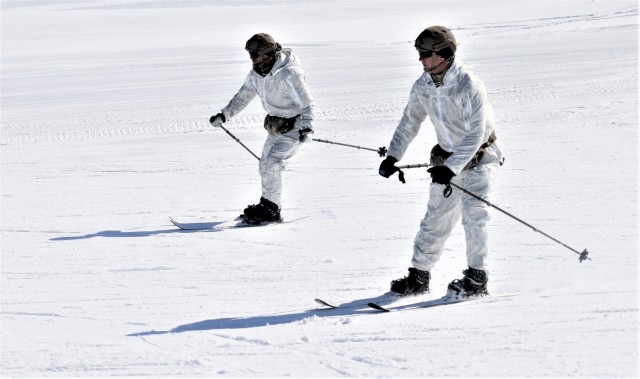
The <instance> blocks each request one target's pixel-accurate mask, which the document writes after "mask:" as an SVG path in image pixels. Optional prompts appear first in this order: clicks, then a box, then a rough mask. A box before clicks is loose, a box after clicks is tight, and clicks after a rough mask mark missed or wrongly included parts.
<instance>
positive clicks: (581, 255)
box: [450, 182, 591, 262]
mask: <svg viewBox="0 0 640 379" xmlns="http://www.w3.org/2000/svg"><path fill="white" fill-rule="evenodd" d="M450 184H451V185H452V186H454V187H456V188H457V189H459V190H460V191H462V192H464V193H466V194H467V195H469V196H471V197H473V198H475V199H478V200H480V201H482V202H483V203H485V204H487V205H488V206H490V207H494V208H495V209H497V210H499V211H500V212H502V213H504V214H506V215H507V216H509V217H511V218H512V219H514V220H516V221H518V222H520V223H522V224H523V225H526V226H528V227H530V228H531V229H533V231H534V232H538V233H540V234H542V235H543V236H545V237H547V238H549V239H550V240H552V241H554V242H556V243H559V244H560V245H562V246H564V247H566V248H567V249H569V250H571V251H573V252H574V253H576V254H578V255H579V257H578V262H582V261H584V260H585V259H588V260H591V258H589V257H588V256H587V255H588V254H589V252H588V251H587V249H584V250H583V251H582V252H579V251H578V250H576V249H574V248H572V247H570V246H568V245H566V244H564V243H563V242H561V241H559V240H557V239H555V238H553V237H551V236H550V235H548V234H547V233H545V232H543V231H542V230H540V229H538V228H536V227H534V226H533V225H531V224H529V223H527V222H524V221H522V220H521V219H519V218H518V217H516V216H514V215H512V214H511V213H509V212H507V211H505V210H504V209H502V208H500V207H498V206H496V205H493V204H491V203H490V202H488V201H487V200H485V199H483V198H481V197H480V196H478V195H476V194H475V193H473V192H470V191H469V190H467V189H466V188H464V187H461V186H459V185H457V184H455V183H454V182H450Z"/></svg>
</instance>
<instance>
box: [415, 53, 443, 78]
mask: <svg viewBox="0 0 640 379" xmlns="http://www.w3.org/2000/svg"><path fill="white" fill-rule="evenodd" d="M418 60H419V61H420V63H422V68H423V69H424V71H426V72H429V73H431V74H440V73H442V72H443V71H444V69H445V68H446V65H443V64H442V62H444V61H445V59H444V58H442V57H441V56H439V55H438V54H433V53H432V52H420V58H418ZM438 66H441V67H438ZM435 67H438V69H437V70H434V71H432V70H433V69H434V68H435Z"/></svg>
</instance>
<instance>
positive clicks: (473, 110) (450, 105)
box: [379, 26, 503, 298]
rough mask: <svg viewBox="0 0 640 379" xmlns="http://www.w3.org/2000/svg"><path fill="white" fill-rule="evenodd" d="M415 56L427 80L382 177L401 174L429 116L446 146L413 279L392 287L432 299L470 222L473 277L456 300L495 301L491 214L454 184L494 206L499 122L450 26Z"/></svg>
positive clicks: (437, 30) (421, 43)
mask: <svg viewBox="0 0 640 379" xmlns="http://www.w3.org/2000/svg"><path fill="white" fill-rule="evenodd" d="M415 48H416V50H418V54H419V56H420V58H419V60H420V62H421V63H422V66H423V68H424V73H423V74H422V75H421V76H420V78H418V80H416V82H415V83H414V85H413V87H412V89H411V93H410V96H409V101H408V104H407V106H406V108H405V110H404V114H403V116H402V119H401V120H400V123H399V125H398V127H397V128H396V130H395V133H394V135H393V138H392V139H391V143H390V145H389V150H388V155H387V157H386V158H385V160H383V161H382V163H381V164H380V169H379V174H380V175H382V176H384V177H386V178H388V177H389V176H391V175H392V174H393V173H394V172H396V171H398V168H397V167H396V166H395V163H396V162H398V161H399V160H400V159H402V157H403V155H404V153H405V152H406V150H407V148H408V146H409V144H410V143H411V141H412V140H413V139H414V137H415V136H416V135H417V134H418V132H419V130H420V127H421V124H422V122H423V121H425V119H426V118H427V116H429V119H430V120H431V123H432V124H433V126H434V128H435V132H436V137H437V142H438V144H437V145H435V146H434V147H433V149H432V150H431V162H430V165H431V166H432V167H431V168H429V169H428V170H427V171H428V172H429V173H430V174H431V179H432V184H431V185H430V189H429V202H428V206H427V213H426V215H425V217H424V219H423V220H422V221H421V223H420V229H419V231H418V233H417V235H416V237H415V241H414V248H413V259H412V262H411V263H412V266H413V267H410V268H409V275H408V276H406V277H404V278H402V279H398V280H394V281H392V282H391V291H393V292H396V293H398V294H401V295H409V294H419V293H422V292H427V291H429V281H430V279H431V269H432V268H433V267H434V265H435V264H436V262H437V261H438V260H439V259H440V256H441V255H442V252H443V250H444V244H445V241H446V240H447V238H448V237H449V235H450V234H451V231H452V229H453V227H454V226H455V224H456V223H457V222H458V220H459V219H460V215H462V225H463V226H464V230H465V239H466V254H467V264H468V266H469V268H468V269H466V270H464V271H463V274H464V276H463V277H462V278H461V279H456V280H453V281H452V282H451V283H450V284H449V285H448V290H447V292H448V295H449V296H454V297H458V298H465V297H471V296H482V295H486V294H488V291H487V281H488V277H487V274H488V270H487V252H488V248H487V229H486V224H487V220H488V219H489V215H488V206H487V205H486V204H485V203H483V202H481V201H479V200H477V199H474V198H473V197H471V196H469V195H466V194H464V193H462V192H461V191H452V188H451V185H450V181H451V180H452V178H454V177H455V179H456V180H455V181H456V183H458V184H459V185H462V186H463V187H466V188H467V189H468V190H470V191H471V192H474V193H475V194H477V195H479V196H480V197H482V198H484V199H487V198H488V197H489V194H490V191H491V187H492V183H493V175H494V173H495V171H496V169H497V167H499V166H500V165H502V162H503V158H502V152H501V150H500V147H499V146H498V144H497V143H496V133H495V127H494V126H495V122H494V116H493V110H492V107H491V104H489V101H488V99H487V92H486V89H485V86H484V84H483V83H482V82H481V81H480V80H479V79H478V78H477V77H476V76H475V75H474V73H473V72H471V71H470V69H469V68H468V67H467V66H465V65H464V64H463V63H462V62H460V61H459V60H458V59H456V55H455V53H456V48H457V42H456V39H455V37H454V35H453V33H452V32H451V31H450V30H449V29H448V28H446V27H443V26H431V27H429V28H427V29H425V30H424V31H423V32H422V33H420V35H418V37H417V39H416V41H415Z"/></svg>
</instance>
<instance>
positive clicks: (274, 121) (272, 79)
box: [209, 33, 314, 224]
mask: <svg viewBox="0 0 640 379" xmlns="http://www.w3.org/2000/svg"><path fill="white" fill-rule="evenodd" d="M245 50H247V51H248V52H249V57H250V58H251V63H252V65H253V69H252V70H251V71H250V72H249V74H248V75H247V77H246V79H245V81H244V84H243V85H242V87H241V88H240V90H239V91H238V93H236V94H235V96H233V98H232V99H231V101H229V104H228V105H227V106H226V107H224V108H223V109H222V110H221V111H220V113H218V114H216V115H214V116H212V117H211V119H210V120H209V121H210V122H211V125H213V126H216V127H217V126H221V125H222V124H223V123H224V122H226V121H227V120H230V119H231V118H232V117H233V116H235V115H236V114H238V113H240V112H241V111H242V110H243V109H244V108H245V107H246V106H247V105H248V104H249V102H250V101H251V100H253V98H254V97H255V96H256V95H258V96H259V97H260V100H261V102H262V107H263V108H264V110H265V111H267V113H268V114H267V116H266V117H265V119H264V128H265V129H266V130H267V132H268V135H267V139H266V141H265V143H264V147H263V149H262V156H261V158H260V164H259V172H260V178H261V181H262V197H261V198H260V201H259V202H258V203H257V204H253V205H249V206H248V207H246V208H245V209H244V212H243V213H242V215H240V218H241V219H242V220H243V221H244V222H245V223H248V224H260V223H263V222H282V217H281V214H280V211H281V209H282V204H281V193H282V171H283V170H284V168H285V165H286V163H287V161H288V160H289V158H291V157H293V156H294V155H295V154H296V153H297V152H298V150H299V148H300V145H301V144H302V143H304V142H308V141H311V138H310V136H309V134H311V133H313V125H312V122H313V108H314V100H313V98H312V96H311V93H310V92H309V88H308V86H307V81H306V78H305V73H304V70H303V69H302V67H300V63H299V60H298V58H297V57H296V56H295V55H294V54H293V52H292V51H291V49H287V48H285V49H283V48H282V46H281V45H280V44H279V43H277V42H276V41H275V40H274V38H273V37H272V36H270V35H269V34H267V33H258V34H255V35H254V36H252V37H251V38H250V39H249V40H248V41H247V43H246V45H245Z"/></svg>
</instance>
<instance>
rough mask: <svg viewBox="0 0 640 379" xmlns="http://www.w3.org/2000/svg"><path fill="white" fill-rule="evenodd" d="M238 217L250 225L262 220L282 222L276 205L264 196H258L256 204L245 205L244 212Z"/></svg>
mask: <svg viewBox="0 0 640 379" xmlns="http://www.w3.org/2000/svg"><path fill="white" fill-rule="evenodd" d="M240 218H241V219H242V221H244V222H245V223H247V224H252V225H257V224H262V223H264V222H282V217H281V216H280V209H279V208H278V206H277V205H276V204H275V203H273V202H271V201H269V200H267V199H265V198H264V197H261V198H260V202H259V203H258V204H255V205H249V206H248V207H246V208H245V209H244V213H243V214H241V215H240Z"/></svg>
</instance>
